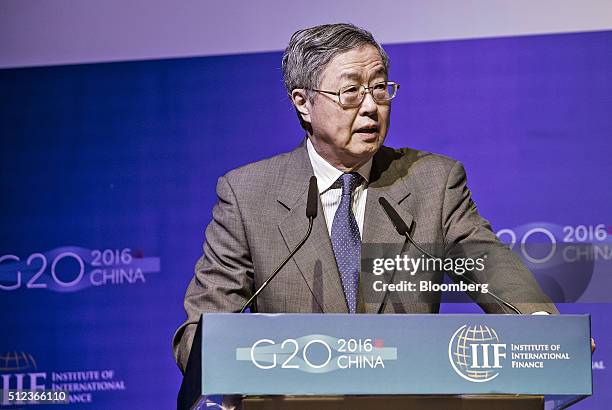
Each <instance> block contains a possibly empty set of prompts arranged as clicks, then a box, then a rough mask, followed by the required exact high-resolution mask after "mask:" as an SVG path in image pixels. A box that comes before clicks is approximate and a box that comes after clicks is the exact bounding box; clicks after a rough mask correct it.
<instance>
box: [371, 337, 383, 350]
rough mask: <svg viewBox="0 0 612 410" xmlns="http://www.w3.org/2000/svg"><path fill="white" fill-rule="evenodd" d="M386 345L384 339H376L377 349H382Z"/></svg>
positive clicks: (375, 345)
mask: <svg viewBox="0 0 612 410" xmlns="http://www.w3.org/2000/svg"><path fill="white" fill-rule="evenodd" d="M384 346H385V342H384V340H382V339H374V347H375V348H377V349H381V348H383V347H384Z"/></svg>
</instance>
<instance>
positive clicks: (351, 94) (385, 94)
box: [312, 81, 399, 108]
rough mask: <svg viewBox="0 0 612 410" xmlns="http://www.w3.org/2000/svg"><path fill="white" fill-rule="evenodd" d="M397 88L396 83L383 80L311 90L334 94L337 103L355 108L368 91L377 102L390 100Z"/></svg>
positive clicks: (395, 93) (344, 106)
mask: <svg viewBox="0 0 612 410" xmlns="http://www.w3.org/2000/svg"><path fill="white" fill-rule="evenodd" d="M398 88H399V84H398V83H394V82H393V81H383V82H380V83H376V84H372V85H371V86H366V85H363V84H361V85H349V86H346V87H344V88H341V89H340V91H338V92H334V91H325V90H316V89H312V91H317V92H319V93H324V94H331V95H335V96H337V97H338V104H340V106H342V107H343V108H355V107H359V106H360V105H361V103H362V102H363V100H364V99H365V95H366V94H367V93H370V94H371V95H372V98H373V99H374V101H375V102H377V103H385V102H387V101H391V100H392V99H394V98H395V96H396V95H397V89H398Z"/></svg>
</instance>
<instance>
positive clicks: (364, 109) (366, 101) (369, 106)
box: [359, 91, 378, 115]
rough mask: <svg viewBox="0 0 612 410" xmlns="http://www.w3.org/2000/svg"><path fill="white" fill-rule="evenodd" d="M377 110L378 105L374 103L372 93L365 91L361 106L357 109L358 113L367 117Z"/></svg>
mask: <svg viewBox="0 0 612 410" xmlns="http://www.w3.org/2000/svg"><path fill="white" fill-rule="evenodd" d="M377 109H378V105H377V104H376V101H374V97H372V93H371V92H370V91H367V92H366V93H365V96H364V97H363V101H362V102H361V106H360V107H359V113H360V114H361V115H368V114H372V113H375V112H376V110H377Z"/></svg>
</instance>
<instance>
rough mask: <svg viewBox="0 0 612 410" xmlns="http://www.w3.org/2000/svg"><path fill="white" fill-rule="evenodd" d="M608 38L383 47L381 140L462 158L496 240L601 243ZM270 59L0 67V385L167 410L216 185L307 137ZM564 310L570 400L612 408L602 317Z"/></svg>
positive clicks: (609, 169)
mask: <svg viewBox="0 0 612 410" xmlns="http://www.w3.org/2000/svg"><path fill="white" fill-rule="evenodd" d="M611 46H612V32H610V31H607V32H594V33H579V34H563V35H547V36H526V37H514V38H501V39H480V40H468V41H444V42H431V43H417V44H400V45H391V46H388V47H386V48H387V50H388V53H389V55H390V57H391V61H392V67H391V76H390V79H391V80H394V81H397V82H398V83H400V84H401V89H400V92H399V95H398V97H397V99H396V100H395V101H394V104H393V114H392V121H391V130H390V133H389V136H388V139H387V145H391V146H411V147H415V148H419V149H426V150H430V151H434V152H438V153H443V154H447V155H450V156H452V157H455V158H457V159H460V160H461V161H463V162H464V164H465V166H466V169H467V171H468V177H469V181H470V186H471V188H472V190H473V192H474V198H475V200H476V203H477V204H478V206H479V210H480V212H481V214H482V215H483V216H485V217H486V218H488V219H489V220H490V221H491V222H492V224H493V226H494V228H495V230H496V231H499V230H500V229H506V231H504V232H505V234H506V235H512V233H514V234H516V235H517V236H519V237H520V236H521V234H523V233H524V232H525V231H526V230H527V229H529V228H531V227H551V226H552V227H554V228H555V229H552V230H553V231H555V232H557V233H555V236H558V237H556V239H557V240H558V241H563V240H564V236H563V235H562V234H558V232H567V230H568V229H569V230H570V231H572V232H575V233H576V234H577V233H578V232H579V231H580V232H582V228H580V226H584V230H585V231H586V232H588V231H589V229H595V228H596V227H597V226H599V228H601V227H602V226H603V229H604V231H605V232H606V238H605V239H603V240H602V239H601V238H599V237H597V238H596V237H592V235H591V236H589V235H586V236H585V237H583V236H582V235H581V236H580V237H579V238H575V237H573V238H570V239H574V240H584V241H600V242H606V241H609V240H610V236H608V235H607V233H612V230H611V228H610V227H611V226H612V221H611V220H610V219H611V218H610V217H611V216H612V215H611V212H610V204H611V203H612V191H611V190H610V188H609V186H610V183H609V181H608V179H609V178H610V176H611V175H612V166H611V165H610V158H611V154H612V145H611V143H610V138H611V137H612V115H611V113H612V54H611V53H610V49H611ZM280 59H281V54H280V53H263V54H249V55H236V56H222V57H205V58H186V59H174V60H162V61H141V62H127V63H112V64H92V65H74V66H58V67H42V68H26V69H9V70H0V97H1V98H0V132H1V135H2V150H1V151H0V170H1V173H2V178H1V180H0V192H1V193H2V194H1V195H2V201H1V202H2V213H1V215H2V223H1V225H0V234H1V235H0V321H1V322H0V323H2V325H1V330H0V332H1V333H2V337H1V338H0V375H2V377H0V382H1V383H3V384H2V385H0V387H4V388H6V387H7V384H8V385H9V386H10V387H15V386H16V385H17V384H19V383H23V385H24V386H26V387H27V386H30V385H32V384H36V385H44V386H47V388H51V387H53V386H56V387H58V386H59V387H63V388H65V389H71V394H72V398H71V399H72V401H73V402H74V403H73V404H72V406H71V407H72V408H75V409H76V408H87V409H89V408H140V407H150V408H171V407H173V406H174V404H175V399H176V394H177V392H178V387H179V383H180V373H179V371H178V369H177V368H176V365H175V364H174V361H173V358H172V354H171V344H170V342H171V337H172V334H173V332H174V330H175V329H176V328H177V327H178V325H179V324H180V323H181V322H182V320H183V319H184V313H183V310H182V298H183V295H184V291H185V289H186V286H187V284H188V281H189V279H190V277H191V275H192V273H193V267H194V264H195V261H196V260H197V258H198V257H199V255H200V252H201V244H202V241H203V240H204V235H203V232H204V228H205V226H206V224H207V223H208V221H209V219H210V216H211V209H212V207H213V205H214V203H215V200H216V197H215V185H216V181H217V178H218V177H219V176H220V175H222V174H223V173H225V172H226V171H228V170H230V169H232V168H234V167H236V166H239V165H242V164H245V163H248V162H252V161H255V160H258V159H262V158H265V157H268V156H272V155H274V154H277V153H280V152H283V151H286V150H289V149H291V148H293V147H295V146H296V145H297V144H298V143H299V142H300V140H301V138H302V136H303V133H302V131H301V129H300V127H299V124H298V121H297V118H296V116H295V113H294V111H293V109H292V107H291V105H290V103H289V101H288V98H287V97H286V95H285V92H284V89H283V85H282V76H281V72H280ZM606 187H607V188H606ZM574 236H577V235H574ZM565 239H567V238H565ZM611 290H612V289H611ZM560 309H561V310H562V311H563V312H575V313H591V314H592V315H593V320H592V326H593V335H594V336H595V338H596V339H597V340H598V341H599V348H598V350H597V351H596V353H595V355H594V358H593V361H594V383H595V386H594V391H595V396H594V397H593V398H591V399H588V400H587V402H585V403H584V404H582V405H581V406H578V407H579V408H590V409H593V408H601V409H604V408H607V403H608V402H609V401H610V400H612V393H611V392H610V389H609V387H610V385H612V375H611V374H610V372H609V370H605V369H604V368H605V365H606V361H607V360H609V358H610V357H612V347H610V344H609V342H608V341H609V340H610V335H611V334H610V329H611V328H612V326H611V325H612V319H610V313H612V308H611V307H610V306H609V305H606V304H597V305H596V304H592V305H584V304H583V305H575V304H571V305H570V304H568V305H563V306H560ZM443 310H444V311H446V312H453V311H476V309H475V308H473V307H471V306H459V305H447V306H445V307H444V308H443ZM20 375H23V376H20ZM62 408H64V407H62Z"/></svg>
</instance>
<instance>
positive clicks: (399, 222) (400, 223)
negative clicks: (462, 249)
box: [378, 196, 523, 315]
mask: <svg viewBox="0 0 612 410" xmlns="http://www.w3.org/2000/svg"><path fill="white" fill-rule="evenodd" d="M378 203H379V204H380V205H381V206H382V208H383V210H384V211H385V213H386V214H387V216H388V217H389V219H390V220H391V223H392V224H393V226H394V227H395V230H396V231H397V233H399V234H400V235H402V236H405V237H406V239H408V241H410V243H411V244H412V245H414V247H415V248H417V249H418V250H419V252H421V253H422V254H424V255H427V256H428V257H429V258H431V259H441V258H438V257H436V256H433V255H432V254H430V253H428V252H426V251H425V250H423V248H421V247H420V246H419V245H418V244H417V243H416V242H415V241H414V240H413V239H412V237H411V236H410V229H409V228H408V225H406V222H404V220H403V219H402V217H401V216H400V215H399V214H398V213H397V211H396V210H395V208H393V206H391V204H390V203H389V201H387V200H386V199H385V198H384V197H382V196H381V197H380V198H378ZM453 275H455V276H457V277H460V278H461V279H465V280H466V281H468V282H469V283H471V284H472V285H477V283H476V282H475V281H473V280H472V279H470V278H469V277H467V276H463V275H458V274H456V273H455V272H453ZM488 293H489V295H491V296H492V297H493V299H495V300H497V301H498V302H500V303H501V304H503V305H504V306H506V307H507V308H509V309H510V310H512V311H514V312H515V313H517V314H519V315H522V314H523V313H522V312H521V311H520V310H518V308H517V307H516V306H514V305H513V304H512V303H510V302H508V301H506V300H504V299H502V298H501V297H499V296H497V295H496V294H495V293H493V292H491V291H490V290H489V291H488Z"/></svg>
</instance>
